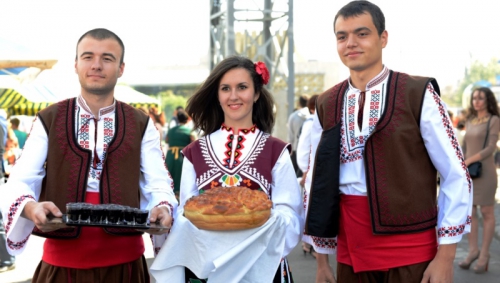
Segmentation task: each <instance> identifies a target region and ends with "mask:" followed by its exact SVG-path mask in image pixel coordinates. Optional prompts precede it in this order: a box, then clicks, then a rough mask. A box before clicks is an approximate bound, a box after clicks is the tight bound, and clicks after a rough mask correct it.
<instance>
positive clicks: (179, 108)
mask: <svg viewBox="0 0 500 283" xmlns="http://www.w3.org/2000/svg"><path fill="white" fill-rule="evenodd" d="M175 110H177V111H179V110H184V107H182V106H177V107H175Z"/></svg>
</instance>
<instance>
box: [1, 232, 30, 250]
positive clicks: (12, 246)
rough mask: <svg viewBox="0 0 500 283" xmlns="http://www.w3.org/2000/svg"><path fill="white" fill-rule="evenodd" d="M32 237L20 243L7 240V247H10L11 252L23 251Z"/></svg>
mask: <svg viewBox="0 0 500 283" xmlns="http://www.w3.org/2000/svg"><path fill="white" fill-rule="evenodd" d="M30 235H31V234H30ZM30 235H28V236H27V237H26V238H25V239H24V240H22V241H20V242H13V241H12V240H11V239H7V245H8V246H9V248H10V249H11V250H20V249H22V247H24V245H25V244H26V242H27V241H28V239H29V237H30Z"/></svg>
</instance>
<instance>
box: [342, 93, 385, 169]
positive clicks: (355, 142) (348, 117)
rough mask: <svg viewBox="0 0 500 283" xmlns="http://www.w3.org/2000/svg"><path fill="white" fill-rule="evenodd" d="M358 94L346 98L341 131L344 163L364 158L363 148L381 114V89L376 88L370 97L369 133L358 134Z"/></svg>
mask: <svg viewBox="0 0 500 283" xmlns="http://www.w3.org/2000/svg"><path fill="white" fill-rule="evenodd" d="M356 96H357V94H356V93H350V94H348V96H347V99H346V100H345V105H344V109H345V110H344V113H345V114H344V116H343V119H342V126H341V131H340V132H341V135H342V147H341V154H340V161H341V162H342V163H349V162H353V161H356V160H360V159H362V158H363V149H364V145H365V143H366V140H367V139H368V137H369V136H370V135H371V134H372V133H373V131H374V130H375V127H376V126H377V122H378V120H379V118H380V115H381V110H382V109H381V101H380V100H381V91H380V90H379V89H374V90H371V91H370V97H369V98H370V102H369V104H370V106H369V112H368V113H369V120H368V133H367V134H365V135H356V129H355V128H356V122H355V121H356V117H357V113H356V105H357V104H358V103H357V99H356ZM358 111H363V109H359V110H358ZM346 121H347V122H346Z"/></svg>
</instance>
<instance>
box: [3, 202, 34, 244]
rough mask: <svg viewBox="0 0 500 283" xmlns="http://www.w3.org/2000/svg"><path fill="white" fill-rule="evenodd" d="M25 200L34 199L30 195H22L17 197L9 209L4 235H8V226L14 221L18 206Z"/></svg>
mask: <svg viewBox="0 0 500 283" xmlns="http://www.w3.org/2000/svg"><path fill="white" fill-rule="evenodd" d="M27 199H31V200H35V198H34V197H33V196H31V195H23V196H20V197H18V198H17V199H16V200H15V201H14V203H12V204H11V206H10V207H9V213H8V215H7V225H5V233H6V234H7V233H9V230H10V226H11V225H12V221H14V215H16V213H17V211H18V210H19V206H20V205H21V204H22V203H23V202H24V201H25V200H27Z"/></svg>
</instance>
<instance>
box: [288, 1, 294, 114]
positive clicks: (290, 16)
mask: <svg viewBox="0 0 500 283" xmlns="http://www.w3.org/2000/svg"><path fill="white" fill-rule="evenodd" d="M287 33H288V95H287V97H288V115H290V114H292V112H293V109H294V107H295V63H294V61H293V54H294V51H295V49H294V42H293V0H288V31H287Z"/></svg>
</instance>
